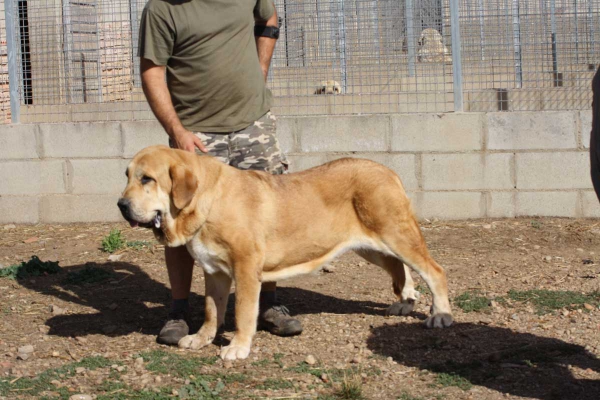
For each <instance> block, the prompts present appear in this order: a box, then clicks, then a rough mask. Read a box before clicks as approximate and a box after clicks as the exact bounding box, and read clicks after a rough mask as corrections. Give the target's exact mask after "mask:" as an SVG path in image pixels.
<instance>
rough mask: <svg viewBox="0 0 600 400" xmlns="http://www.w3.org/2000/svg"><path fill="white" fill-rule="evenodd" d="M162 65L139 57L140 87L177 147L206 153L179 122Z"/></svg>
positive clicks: (197, 140) (198, 140) (200, 143)
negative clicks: (196, 149)
mask: <svg viewBox="0 0 600 400" xmlns="http://www.w3.org/2000/svg"><path fill="white" fill-rule="evenodd" d="M165 70H166V67H165V66H163V65H156V64H154V63H153V62H152V61H150V60H148V59H145V58H143V57H142V58H140V71H141V75H142V88H143V89H144V94H145V95H146V99H147V100H148V104H149V105H150V108H151V109H152V112H153V113H154V115H155V116H156V119H158V122H160V123H161V125H162V126H163V128H164V129H165V131H166V132H167V134H168V135H169V136H170V137H171V138H172V139H173V140H174V141H175V144H176V146H177V148H178V149H182V150H187V151H191V152H195V148H196V147H197V148H199V149H200V151H203V152H204V153H206V152H207V151H208V150H206V147H204V144H203V143H202V141H201V140H200V139H199V138H198V137H197V136H196V135H194V134H193V133H192V132H190V131H188V130H187V129H185V127H184V126H183V125H182V124H181V121H180V120H179V117H178V116H177V113H176V112H175V108H174V107H173V102H172V101H171V95H170V93H169V88H168V87H167V82H165Z"/></svg>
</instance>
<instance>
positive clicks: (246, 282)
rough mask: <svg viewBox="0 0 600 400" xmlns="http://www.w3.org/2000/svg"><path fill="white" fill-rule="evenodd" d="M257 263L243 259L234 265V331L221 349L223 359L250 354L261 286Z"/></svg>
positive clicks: (239, 357) (236, 358)
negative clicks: (227, 342)
mask: <svg viewBox="0 0 600 400" xmlns="http://www.w3.org/2000/svg"><path fill="white" fill-rule="evenodd" d="M259 265H260V263H258V262H255V261H252V262H250V261H248V260H245V261H244V262H238V263H236V265H235V267H234V279H235V326H236V331H235V335H234V336H233V339H232V340H231V343H230V344H229V346H227V347H223V349H221V358H222V359H223V360H241V359H244V358H246V357H248V354H250V346H251V345H252V338H253V337H254V334H255V333H256V324H257V320H258V299H259V296H260V287H261V283H260V267H259Z"/></svg>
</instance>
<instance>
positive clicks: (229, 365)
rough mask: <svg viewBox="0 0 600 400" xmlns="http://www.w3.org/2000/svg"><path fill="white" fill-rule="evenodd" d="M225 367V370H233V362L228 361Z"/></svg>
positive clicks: (224, 364) (224, 363)
mask: <svg viewBox="0 0 600 400" xmlns="http://www.w3.org/2000/svg"><path fill="white" fill-rule="evenodd" d="M223 367H224V368H225V369H230V368H233V363H232V362H231V361H229V360H227V361H225V362H223Z"/></svg>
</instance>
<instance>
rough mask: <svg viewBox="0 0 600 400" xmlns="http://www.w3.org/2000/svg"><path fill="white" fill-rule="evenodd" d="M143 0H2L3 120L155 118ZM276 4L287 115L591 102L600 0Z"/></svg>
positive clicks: (278, 108) (599, 53)
mask: <svg viewBox="0 0 600 400" xmlns="http://www.w3.org/2000/svg"><path fill="white" fill-rule="evenodd" d="M145 2H146V1H145V0H0V10H2V12H1V13H0V84H1V85H2V92H1V95H0V118H1V121H2V122H10V121H11V119H12V121H13V122H22V123H27V122H65V121H102V120H140V119H152V118H153V116H152V114H151V112H150V111H149V109H148V106H147V104H146V101H145V98H144V95H143V93H142V90H141V85H140V78H139V60H138V58H137V57H136V47H137V40H138V29H139V19H140V16H141V12H142V10H143V7H144V5H145ZM275 4H276V8H277V13H278V17H279V21H280V27H281V35H280V38H279V40H278V43H277V46H276V49H275V54H274V56H273V60H272V64H271V71H270V74H269V78H268V85H269V87H270V89H271V90H272V92H273V94H274V96H275V107H274V111H275V112H276V113H278V114H279V115H334V114H337V115H340V114H372V113H412V112H436V113H442V112H452V111H498V110H500V111H509V110H514V111H517V110H564V109H587V108H589V107H590V103H591V89H590V82H591V78H592V76H593V74H594V71H595V69H596V67H597V66H598V62H599V61H598V60H599V59H600V0H563V1H560V0H559V1H557V0H539V1H535V0H534V1H531V0H529V1H527V0H490V1H483V0H420V1H419V0H403V1H399V0H275ZM9 55H10V56H11V57H9ZM9 82H10V85H9ZM11 95H12V96H11ZM11 113H12V114H11Z"/></svg>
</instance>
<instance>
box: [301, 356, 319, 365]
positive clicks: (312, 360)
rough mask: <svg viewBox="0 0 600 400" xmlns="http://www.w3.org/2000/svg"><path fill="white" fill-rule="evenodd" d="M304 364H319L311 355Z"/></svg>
mask: <svg viewBox="0 0 600 400" xmlns="http://www.w3.org/2000/svg"><path fill="white" fill-rule="evenodd" d="M304 362H306V363H307V364H308V365H315V364H316V363H317V359H316V358H315V356H313V355H312V354H309V355H308V356H306V359H305V360H304Z"/></svg>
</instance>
